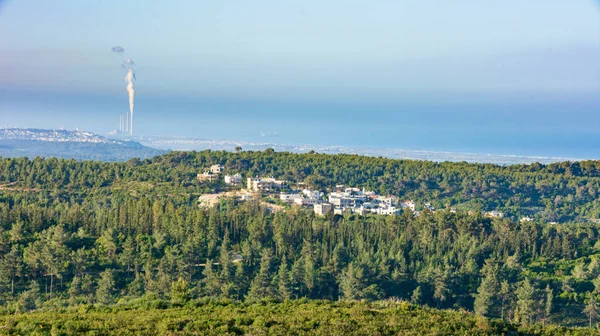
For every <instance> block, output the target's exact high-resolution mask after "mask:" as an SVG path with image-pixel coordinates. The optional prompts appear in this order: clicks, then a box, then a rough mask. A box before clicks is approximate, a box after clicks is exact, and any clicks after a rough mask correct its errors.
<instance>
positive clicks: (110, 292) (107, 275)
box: [96, 269, 115, 305]
mask: <svg viewBox="0 0 600 336" xmlns="http://www.w3.org/2000/svg"><path fill="white" fill-rule="evenodd" d="M114 293H115V279H114V275H113V272H112V270H110V269H107V270H105V271H104V272H102V273H100V279H99V280H98V288H97V289H96V300H97V301H98V303H100V304H103V305H109V304H111V303H113V300H114Z"/></svg>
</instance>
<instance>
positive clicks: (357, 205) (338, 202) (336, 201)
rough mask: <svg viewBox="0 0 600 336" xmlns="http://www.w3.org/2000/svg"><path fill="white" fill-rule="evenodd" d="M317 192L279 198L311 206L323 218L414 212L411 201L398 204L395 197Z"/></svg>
mask: <svg viewBox="0 0 600 336" xmlns="http://www.w3.org/2000/svg"><path fill="white" fill-rule="evenodd" d="M324 196H325V194H324V193H322V192H319V191H314V190H310V189H304V190H302V191H300V192H295V193H290V192H287V193H283V192H282V193H280V195H279V198H280V199H281V200H282V201H284V202H286V203H288V204H296V205H301V206H307V207H310V206H312V207H313V209H314V212H315V213H316V214H317V215H320V216H324V215H327V214H330V213H333V214H340V215H341V214H344V213H353V214H359V215H366V214H369V213H372V214H378V215H396V214H398V213H400V212H401V211H402V210H404V209H408V210H410V211H415V203H414V202H413V201H404V202H398V198H397V197H395V196H381V195H377V194H376V193H375V192H373V191H365V190H364V189H363V190H361V189H359V188H344V186H337V187H336V189H335V191H333V192H331V193H330V194H329V195H328V196H327V198H325V197H324Z"/></svg>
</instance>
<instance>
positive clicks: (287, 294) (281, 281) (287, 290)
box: [277, 255, 292, 300]
mask: <svg viewBox="0 0 600 336" xmlns="http://www.w3.org/2000/svg"><path fill="white" fill-rule="evenodd" d="M277 280H278V286H277V288H278V293H279V297H280V298H281V299H282V300H289V299H290V298H291V296H292V288H291V287H290V273H289V271H288V265H287V258H286V257H285V255H284V256H283V259H282V260H281V264H280V265H279V271H278V272H277Z"/></svg>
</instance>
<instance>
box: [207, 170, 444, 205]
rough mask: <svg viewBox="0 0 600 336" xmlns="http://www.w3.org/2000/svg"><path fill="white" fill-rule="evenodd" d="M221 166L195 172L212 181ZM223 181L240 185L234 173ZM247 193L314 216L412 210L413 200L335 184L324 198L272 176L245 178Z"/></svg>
mask: <svg viewBox="0 0 600 336" xmlns="http://www.w3.org/2000/svg"><path fill="white" fill-rule="evenodd" d="M223 169H224V167H223V166H221V165H212V166H211V167H210V168H209V169H207V170H205V171H204V172H203V173H202V174H198V180H200V181H214V180H216V179H218V178H219V176H220V174H221V173H222V172H223ZM223 180H224V182H225V184H226V185H230V186H241V185H242V184H243V178H242V176H241V175H240V174H239V173H238V174H234V175H225V176H224V177H223ZM246 192H247V193H277V192H279V199H280V200H281V201H283V202H285V203H287V204H289V205H298V206H304V207H312V208H313V209H314V212H315V213H316V214H317V215H327V214H330V213H333V214H345V213H353V214H359V215H366V214H369V213H372V214H378V215H396V214H398V213H400V212H402V211H403V210H409V211H412V212H416V209H415V208H416V205H415V202H413V201H410V200H408V201H402V202H400V201H399V200H398V198H397V197H395V196H381V195H377V194H376V193H375V192H373V191H365V190H364V189H359V188H345V187H344V186H343V185H338V186H336V188H335V189H334V191H333V192H331V193H330V194H329V195H327V198H326V197H325V194H324V193H323V192H321V191H315V190H311V189H308V188H306V189H302V190H296V191H294V190H289V188H288V183H287V181H283V180H278V179H276V178H273V177H249V178H247V179H246ZM425 207H426V208H427V209H430V210H433V207H431V205H430V204H425Z"/></svg>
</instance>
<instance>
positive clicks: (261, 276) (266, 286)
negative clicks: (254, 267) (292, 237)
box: [247, 248, 275, 301]
mask: <svg viewBox="0 0 600 336" xmlns="http://www.w3.org/2000/svg"><path fill="white" fill-rule="evenodd" d="M272 255H273V251H272V250H271V249H268V248H266V249H264V250H263V252H262V255H261V258H260V270H259V271H258V274H257V275H256V277H255V278H254V279H253V280H252V283H251V284H250V290H249V291H248V297H247V299H248V300H250V301H258V300H261V299H269V298H273V297H275V295H274V294H275V291H274V289H273V284H272V282H271V278H272V272H271V267H272Z"/></svg>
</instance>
